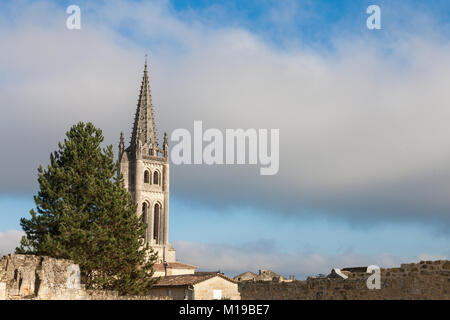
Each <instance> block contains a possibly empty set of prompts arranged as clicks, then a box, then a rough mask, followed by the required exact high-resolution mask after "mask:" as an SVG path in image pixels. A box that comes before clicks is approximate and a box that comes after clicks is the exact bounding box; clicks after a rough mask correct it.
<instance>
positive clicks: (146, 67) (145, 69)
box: [144, 54, 148, 71]
mask: <svg viewBox="0 0 450 320" xmlns="http://www.w3.org/2000/svg"><path fill="white" fill-rule="evenodd" d="M147 57H148V54H145V67H144V71H147V70H148V64H147Z"/></svg>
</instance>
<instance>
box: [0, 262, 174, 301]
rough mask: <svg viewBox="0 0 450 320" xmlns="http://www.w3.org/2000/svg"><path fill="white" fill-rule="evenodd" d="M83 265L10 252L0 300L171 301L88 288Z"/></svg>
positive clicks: (0, 271) (2, 269) (0, 270)
mask: <svg viewBox="0 0 450 320" xmlns="http://www.w3.org/2000/svg"><path fill="white" fill-rule="evenodd" d="M80 278H81V277H80V267H79V266H78V265H77V264H74V263H73V262H72V261H70V260H63V259H54V258H50V257H39V256H33V255H21V254H10V255H8V256H4V257H3V258H2V259H0V300H22V299H33V300H153V299H158V300H167V299H170V298H169V297H153V296H144V297H135V296H119V295H118V294H117V292H114V291H100V290H86V289H85V286H84V285H83V284H82V283H81V281H80Z"/></svg>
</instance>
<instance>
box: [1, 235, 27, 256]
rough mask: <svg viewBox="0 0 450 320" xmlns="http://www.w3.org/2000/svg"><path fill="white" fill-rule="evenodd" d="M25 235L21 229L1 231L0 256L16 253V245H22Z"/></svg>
mask: <svg viewBox="0 0 450 320" xmlns="http://www.w3.org/2000/svg"><path fill="white" fill-rule="evenodd" d="M23 235H24V233H23V232H22V231H19V230H9V231H5V232H0V256H2V255H6V254H8V253H14V250H15V249H16V247H18V246H19V245H20V239H21V238H22V236H23Z"/></svg>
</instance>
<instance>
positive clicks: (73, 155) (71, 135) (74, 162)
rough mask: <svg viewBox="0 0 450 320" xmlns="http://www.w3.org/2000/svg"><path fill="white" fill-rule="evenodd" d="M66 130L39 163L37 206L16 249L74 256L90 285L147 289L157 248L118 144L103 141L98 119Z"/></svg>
mask: <svg viewBox="0 0 450 320" xmlns="http://www.w3.org/2000/svg"><path fill="white" fill-rule="evenodd" d="M66 136H67V138H66V139H65V140H64V144H62V143H59V144H58V147H59V150H57V151H55V152H54V153H52V154H51V155H50V164H49V165H48V167H47V169H45V170H44V169H43V168H42V166H40V167H39V168H38V182H39V186H40V190H39V192H38V195H37V196H35V197H34V200H35V202H36V209H37V212H36V211H35V210H34V209H32V210H31V211H30V214H31V219H25V218H22V219H21V222H20V223H21V226H22V228H23V230H24V231H25V234H26V236H24V237H23V238H22V241H21V245H20V247H19V248H17V249H16V252H17V253H25V254H36V255H45V256H51V257H55V258H63V259H71V260H73V261H74V262H75V263H78V264H79V265H80V268H81V271H82V277H83V279H82V280H83V281H84V283H86V286H87V288H95V289H103V290H117V291H119V293H120V294H133V295H142V294H146V293H147V292H148V289H150V288H151V286H152V285H153V284H154V283H155V279H154V278H152V275H153V265H154V263H155V261H156V254H155V253H154V252H153V251H152V250H151V248H149V246H148V244H146V243H145V241H144V235H145V228H146V225H145V224H144V223H143V221H142V220H141V219H139V218H138V217H137V216H136V206H135V205H134V204H133V200H132V198H131V196H130V194H129V193H128V192H127V190H126V189H125V188H124V185H123V179H122V177H118V176H117V169H118V163H117V162H116V161H114V155H113V151H112V146H111V145H110V146H108V147H107V148H104V149H102V148H101V147H100V144H101V143H102V142H103V135H102V131H101V130H100V129H98V128H96V127H94V125H93V124H92V123H87V124H84V123H82V122H80V123H78V124H76V125H74V126H73V127H72V128H71V129H70V130H69V131H68V132H67V133H66Z"/></svg>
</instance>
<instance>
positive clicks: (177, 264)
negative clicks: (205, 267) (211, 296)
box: [153, 262, 198, 271]
mask: <svg viewBox="0 0 450 320" xmlns="http://www.w3.org/2000/svg"><path fill="white" fill-rule="evenodd" d="M167 268H168V269H197V268H198V267H197V266H193V265H192V264H187V263H182V262H168V263H167ZM153 270H155V271H164V264H163V263H155V264H154V266H153Z"/></svg>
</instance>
